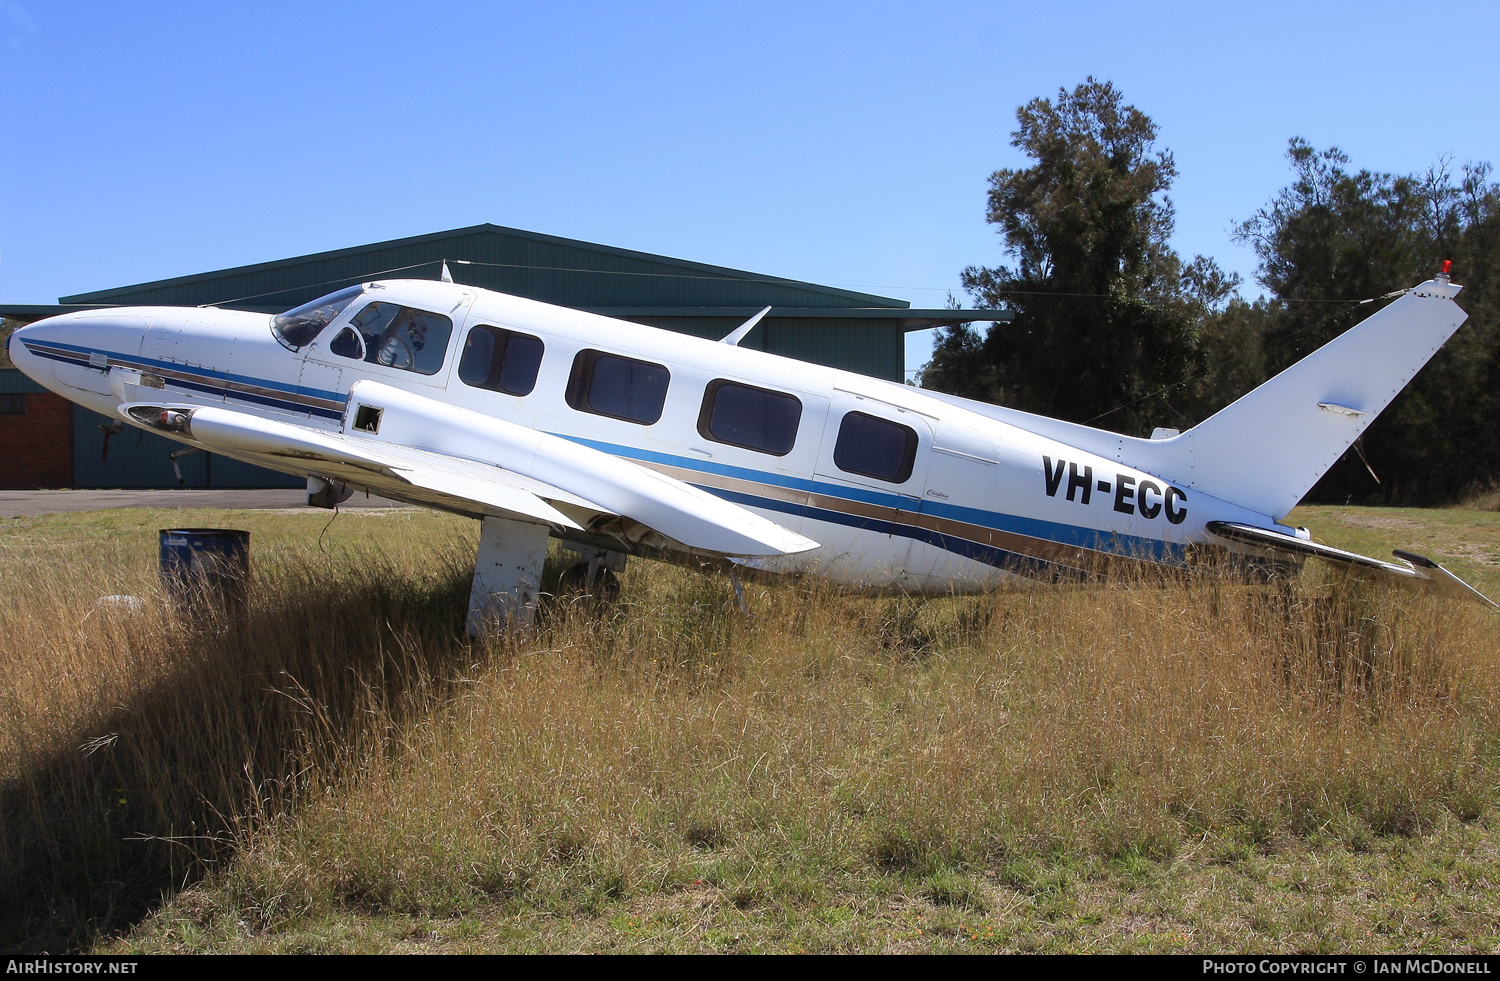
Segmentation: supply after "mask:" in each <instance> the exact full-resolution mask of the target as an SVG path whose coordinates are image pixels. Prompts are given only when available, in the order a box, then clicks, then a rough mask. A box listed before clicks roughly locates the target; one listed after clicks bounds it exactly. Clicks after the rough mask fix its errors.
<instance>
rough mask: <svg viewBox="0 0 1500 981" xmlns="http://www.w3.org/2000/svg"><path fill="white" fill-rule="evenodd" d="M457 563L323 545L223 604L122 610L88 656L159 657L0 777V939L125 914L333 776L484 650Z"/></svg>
mask: <svg viewBox="0 0 1500 981" xmlns="http://www.w3.org/2000/svg"><path fill="white" fill-rule="evenodd" d="M469 575H470V573H469V570H468V569H467V568H460V567H458V559H457V557H456V556H455V557H453V558H450V560H449V563H448V567H447V568H443V569H440V570H438V572H437V574H435V575H425V576H422V575H417V574H414V573H412V572H411V571H410V569H409V568H398V567H397V565H396V563H395V562H393V561H390V560H381V559H376V560H374V561H371V560H370V559H369V558H368V557H362V558H360V559H359V560H358V561H347V560H345V561H340V562H335V561H329V562H327V563H325V565H324V567H321V568H314V567H308V566H301V567H299V566H295V565H293V566H290V567H288V568H284V569H279V570H272V571H271V572H269V573H266V572H261V573H258V575H257V580H256V582H255V585H254V588H253V590H252V596H251V600H250V603H249V605H248V608H247V609H246V610H245V611H244V612H243V613H242V614H241V615H239V616H237V617H231V616H228V615H207V616H202V617H199V618H197V619H195V620H191V621H180V620H176V619H175V618H174V617H173V615H172V614H171V613H170V612H165V611H164V612H162V613H159V614H158V613H155V612H148V613H146V614H143V615H141V616H138V617H136V618H134V619H133V620H131V621H129V622H126V623H122V624H121V625H120V627H121V629H120V630H118V631H116V633H115V635H114V636H115V637H117V638H118V639H119V643H118V645H117V646H116V648H115V649H109V648H108V647H107V646H106V647H105V648H104V649H101V650H100V651H99V654H98V656H99V657H101V658H104V657H116V658H123V659H125V660H127V661H129V660H131V659H134V663H148V664H152V665H160V666H161V669H160V670H153V671H142V672H140V674H141V675H142V676H143V677H144V676H150V677H151V678H152V681H151V683H150V684H149V685H141V686H138V687H136V689H135V691H134V694H133V695H131V696H130V697H128V698H127V699H125V700H124V703H123V704H118V705H112V706H101V707H100V708H98V709H97V710H96V711H94V712H92V713H88V712H83V713H81V715H83V716H84V718H82V719H81V720H80V722H79V724H78V725H77V726H76V727H75V728H73V729H72V730H71V731H72V732H73V734H74V738H71V739H69V740H68V742H69V745H66V746H59V745H58V744H57V741H53V742H52V745H51V746H49V747H48V748H47V749H46V750H44V751H37V752H34V753H31V754H23V758H22V759H21V761H20V763H19V765H18V766H17V767H16V768H15V769H14V770H13V771H12V774H11V776H10V777H9V778H8V779H6V781H5V782H4V784H3V785H0V948H4V949H10V950H27V951H40V950H54V951H55V950H65V949H79V948H85V947H87V946H89V945H90V944H91V943H93V942H95V941H96V940H97V939H99V938H100V937H102V936H106V935H109V934H111V933H116V932H118V931H121V930H124V929H127V928H128V927H130V926H131V925H132V924H133V923H135V922H138V921H139V919H140V918H141V917H143V916H144V915H145V914H147V913H148V912H149V911H150V910H151V909H152V907H153V906H154V905H155V904H157V903H158V902H160V901H161V900H162V899H163V898H165V897H167V896H169V895H170V894H172V893H173V892H175V891H176V890H178V889H180V888H182V887H183V886H184V885H186V884H188V883H190V882H192V881H194V880H195V879H197V878H199V877H201V876H202V875H203V874H205V872H207V871H208V870H210V869H212V868H213V867H214V866H215V865H216V864H218V863H221V862H222V861H223V860H225V859H226V858H228V857H230V856H232V854H233V851H234V849H235V847H236V843H237V842H238V841H240V840H242V839H243V836H244V835H245V833H246V832H248V831H249V830H251V829H252V828H253V827H255V826H256V825H258V824H260V823H262V822H264V821H266V820H268V819H270V818H274V817H276V816H278V815H281V814H286V813H288V812H290V811H291V810H293V809H294V808H295V807H296V806H297V803H298V801H300V800H304V799H306V798H307V797H308V795H310V794H313V793H318V792H320V791H321V789H322V788H323V787H325V786H327V784H328V783H329V782H330V781H338V780H340V779H342V778H343V777H344V776H345V775H346V774H347V773H348V772H349V768H350V766H351V765H353V764H356V763H357V761H358V760H360V759H361V758H364V754H366V753H369V752H372V751H373V752H378V751H380V750H381V749H382V748H383V747H384V746H386V745H388V739H389V737H390V735H391V733H392V731H393V730H394V729H396V728H397V727H399V726H400V725H401V724H402V722H403V720H405V719H409V718H410V717H411V716H412V714H413V713H415V712H420V711H421V710H422V709H423V707H424V706H427V705H430V704H431V702H432V698H433V697H434V696H439V695H441V693H442V690H444V689H446V688H448V687H449V686H451V684H452V682H453V680H454V679H455V678H456V677H457V676H458V675H459V674H460V672H461V671H462V670H463V669H464V668H465V667H466V666H467V664H468V663H469V662H470V661H472V660H475V659H478V658H479V657H481V656H482V655H481V654H479V653H476V651H475V649H474V648H472V647H471V646H470V644H469V643H468V641H467V640H466V639H465V638H464V637H463V622H464V611H465V605H466V602H467V594H468V586H469Z"/></svg>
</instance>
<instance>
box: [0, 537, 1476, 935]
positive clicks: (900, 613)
mask: <svg viewBox="0 0 1500 981" xmlns="http://www.w3.org/2000/svg"><path fill="white" fill-rule="evenodd" d="M1290 522H1291V523H1305V524H1308V525H1310V526H1311V527H1312V528H1313V530H1314V534H1315V536H1316V537H1318V538H1319V539H1320V540H1322V541H1327V542H1329V543H1330V544H1334V545H1337V546H1340V547H1344V548H1350V549H1354V550H1358V551H1364V552H1366V553H1367V554H1376V555H1384V554H1387V553H1388V552H1389V549H1390V548H1391V547H1409V548H1413V549H1414V550H1416V551H1418V552H1424V553H1426V554H1430V555H1432V556H1433V557H1434V558H1437V559H1438V560H1439V561H1443V562H1444V563H1445V564H1447V565H1449V567H1450V568H1452V569H1453V570H1454V571H1455V572H1457V573H1458V574H1460V575H1463V576H1465V577H1466V578H1468V579H1469V581H1471V582H1473V583H1474V584H1475V585H1476V586H1479V587H1480V588H1483V589H1487V590H1488V591H1489V592H1491V593H1492V594H1494V593H1496V592H1500V589H1497V587H1500V575H1497V572H1500V566H1497V563H1500V515H1497V514H1496V513H1494V512H1490V511H1484V510H1477V509H1469V510H1461V509H1455V510H1448V511H1417V510H1378V511H1377V510H1373V509H1361V508H1308V509H1299V511H1298V512H1295V513H1294V514H1293V516H1292V517H1291V519H1290ZM327 523H328V516H327V515H322V514H307V513H298V512H285V513H276V512H228V513H226V512H204V513H201V514H196V513H190V512H149V511H117V512H103V513H95V514H73V515H57V516H51V517H46V518H32V519H18V520H8V521H3V522H0V574H3V575H4V579H3V582H4V583H5V587H4V590H3V592H0V628H3V629H0V692H3V693H4V694H3V697H4V698H5V699H6V703H7V704H6V708H7V710H8V711H7V713H6V715H5V716H4V721H0V776H3V779H4V781H5V783H4V787H3V791H0V889H3V890H4V892H3V893H0V943H4V944H6V945H16V946H19V947H22V948H25V949H38V948H41V947H47V948H50V949H62V948H69V947H71V948H84V949H94V950H104V951H116V952H166V951H190V950H214V951H236V952H250V951H360V952H365V951H467V950H476V951H478V950H493V951H574V950H577V951H684V952H686V951H731V950H735V951H739V950H754V951H802V950H806V951H881V950H890V951H993V950H1034V951H1096V950H1097V951H1141V952H1169V951H1210V950H1212V951H1230V950H1273V951H1299V950H1302V951H1329V950H1362V951H1413V950H1421V951H1468V950H1476V951H1485V952H1490V951H1493V950H1495V948H1496V946H1497V944H1496V937H1497V914H1496V913H1495V912H1494V911H1495V910H1497V909H1500V902H1497V900H1500V864H1497V862H1496V861H1495V859H1496V855H1497V850H1500V837H1497V836H1496V833H1495V831H1494V830H1492V828H1493V824H1494V822H1495V820H1496V819H1497V818H1500V812H1497V811H1496V810H1495V809H1494V807H1495V802H1496V801H1497V799H1500V798H1497V790H1500V671H1497V668H1500V644H1497V641H1496V637H1497V633H1500V631H1497V630H1496V626H1497V624H1500V620H1497V619H1496V618H1495V617H1494V616H1493V615H1491V614H1489V613H1487V612H1485V611H1483V610H1481V609H1480V608H1479V607H1477V606H1474V605H1468V606H1460V605H1455V604H1452V603H1447V602H1442V601H1432V600H1428V599H1424V598H1421V597H1413V596H1411V595H1409V594H1406V593H1401V592H1389V591H1385V590H1379V589H1370V588H1361V587H1350V586H1347V585H1343V586H1338V587H1328V586H1325V585H1323V584H1321V580H1320V579H1319V577H1318V575H1316V574H1315V575H1312V576H1309V577H1308V578H1307V580H1306V581H1305V582H1303V583H1301V584H1299V585H1297V586H1295V587H1293V588H1291V589H1283V590H1278V589H1275V588H1269V589H1268V588H1262V587H1246V586H1235V585H1228V584H1218V583H1215V582H1212V581H1197V580H1190V581H1168V582H1140V583H1125V584H1121V585H1117V586H1110V587H1089V588H1056V589H1053V588H1047V589H1016V590H1002V591H998V592H996V593H994V594H992V595H988V596H984V597H975V598H959V599H937V600H917V599H898V598H861V597H853V596H848V595H846V594H842V593H840V592H838V591H837V590H832V589H829V588H827V587H826V586H823V585H820V584H817V583H800V584H799V583H790V582H789V583H782V584H772V585H751V586H749V587H748V589H747V591H748V593H749V597H750V602H751V605H752V607H753V608H754V609H755V610H756V611H757V613H759V614H760V615H762V616H763V617H764V618H765V619H759V620H751V619H746V618H744V617H742V616H740V615H739V614H738V613H737V612H736V611H735V606H734V603H733V599H732V596H733V594H732V591H731V589H730V587H729V584H728V583H727V582H725V581H723V580H722V579H719V578H717V577H712V576H705V575H699V574H696V573H691V572H688V571H685V570H679V569H670V568H664V567H661V566H654V565H650V564H646V563H638V562H633V563H632V564H631V566H630V568H629V569H627V571H626V574H625V576H624V577H623V582H622V587H623V588H622V599H621V602H620V603H619V605H618V606H616V607H615V608H614V609H613V610H611V611H605V612H603V613H601V612H600V611H598V610H597V609H595V608H592V607H590V606H589V605H588V604H585V603H571V602H567V601H562V600H559V601H558V602H556V603H554V604H553V605H552V606H551V607H550V608H549V610H548V611H547V614H546V615H545V616H544V618H543V620H542V623H541V626H540V628H539V630H538V631H537V633H536V634H535V635H533V636H532V637H529V638H526V639H524V640H516V641H509V642H499V643H489V644H484V645H471V644H470V643H469V642H468V641H467V640H465V639H464V638H463V637H462V620H463V600H464V597H465V595H466V591H467V581H466V576H467V566H468V563H469V562H470V561H471V555H472V548H473V543H474V539H475V537H476V535H475V529H474V527H473V526H472V524H471V523H468V522H463V521H460V520H458V519H453V518H449V517H445V516H441V515H436V514H432V513H429V512H423V511H392V512H383V513H381V512H377V513H368V512H351V513H345V514H343V515H341V516H340V517H339V518H338V519H337V520H336V521H335V522H334V523H333V524H332V525H331V526H327ZM169 524H170V525H187V526H191V525H202V524H207V525H217V526H224V527H240V528H245V529H247V530H249V531H250V532H251V533H252V549H253V552H254V556H255V565H256V582H255V588H254V590H253V591H252V599H251V608H250V610H249V611H248V613H247V614H246V616H245V617H244V618H242V619H240V620H236V621H228V620H226V621H209V622H207V623H202V624H198V625H195V626H194V627H193V628H192V629H191V630H184V629H182V627H181V625H180V624H179V623H178V622H177V621H175V620H174V619H173V618H172V617H170V616H169V615H168V611H167V608H165V607H158V606H153V607H152V608H151V609H150V610H148V612H147V614H145V615H143V616H142V617H140V618H134V619H132V618H122V617H121V616H119V615H116V614H110V613H107V612H100V611H98V610H95V609H93V606H92V603H93V599H94V598H95V597H97V596H98V595H100V594H103V593H117V592H131V593H135V594H138V595H144V596H147V597H148V599H151V601H152V602H153V603H155V602H156V598H155V597H156V594H155V593H154V592H153V591H154V589H155V585H154V564H155V558H156V552H155V529H157V528H159V527H166V526H167V525H169ZM325 526H326V532H325ZM320 535H321V543H320V541H319V538H320ZM556 558H557V561H554V562H553V563H552V573H553V574H555V573H556V572H557V571H558V569H559V568H560V565H561V562H560V560H561V556H558V557H556ZM100 737H108V740H109V741H107V742H105V741H104V740H101V738H100ZM117 801H123V802H124V803H117ZM189 830H191V831H192V832H193V833H192V834H189V833H187V832H188V831H189ZM194 834H196V835H197V836H198V837H194ZM201 841H206V842H208V843H207V844H202V843H199V844H194V842H201Z"/></svg>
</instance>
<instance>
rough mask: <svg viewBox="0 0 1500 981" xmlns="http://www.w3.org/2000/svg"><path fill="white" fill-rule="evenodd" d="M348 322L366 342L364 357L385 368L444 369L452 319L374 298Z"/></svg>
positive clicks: (424, 372) (429, 372)
mask: <svg viewBox="0 0 1500 981" xmlns="http://www.w3.org/2000/svg"><path fill="white" fill-rule="evenodd" d="M349 326H351V327H353V328H354V329H355V330H357V331H359V333H360V337H361V338H363V339H364V343H365V360H366V361H368V362H369V363H371V364H383V365H385V366H386V367H387V368H400V369H402V370H403V371H414V372H416V373H417V374H419V375H435V374H437V373H438V372H439V371H441V370H442V369H443V358H444V356H445V355H446V354H447V352H448V338H449V337H451V336H452V335H453V321H451V320H449V319H448V318H447V317H445V316H443V315H442V314H440V313H428V312H427V311H425V310H415V309H412V308H411V307H403V306H398V305H397V304H394V303H382V302H375V303H371V304H370V305H369V306H367V307H365V308H364V309H363V310H361V311H360V312H359V313H357V314H355V316H354V319H353V320H351V321H349Z"/></svg>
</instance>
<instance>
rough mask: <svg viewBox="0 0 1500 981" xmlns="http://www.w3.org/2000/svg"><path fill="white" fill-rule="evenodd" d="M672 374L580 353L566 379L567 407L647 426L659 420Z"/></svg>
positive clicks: (600, 354) (600, 353) (639, 363)
mask: <svg viewBox="0 0 1500 981" xmlns="http://www.w3.org/2000/svg"><path fill="white" fill-rule="evenodd" d="M671 379H672V375H671V373H670V372H668V371H667V369H666V368H665V367H663V366H662V365H659V364H653V363H652V362H650V361H637V360H635V359H634V358H622V357H620V356H619V355H617V354H605V353H604V352H603V351H579V352H578V356H577V357H576V358H574V359H573V373H572V375H571V376H569V378H568V393H567V396H568V404H569V405H571V406H572V407H573V408H575V409H577V410H578V411H580V412H592V413H595V414H596V415H601V416H610V417H612V418H615V419H624V420H625V421H626V422H637V423H640V424H641V425H643V426H649V425H651V424H653V423H655V422H656V420H658V419H660V418H661V410H662V406H663V405H665V404H666V401H667V383H668V382H670V381H671Z"/></svg>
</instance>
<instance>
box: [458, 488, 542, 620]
mask: <svg viewBox="0 0 1500 981" xmlns="http://www.w3.org/2000/svg"><path fill="white" fill-rule="evenodd" d="M547 532H548V529H547V526H546V525H538V524H532V523H531V522H529V521H511V520H510V519H508V518H491V517H486V518H485V519H484V522H483V524H482V526H481V527H480V531H479V555H478V556H477V557H476V559H475V562H474V585H473V588H472V589H470V591H469V636H470V637H483V636H485V635H486V634H489V633H492V632H497V631H498V632H501V633H504V632H506V631H510V632H512V633H524V632H525V631H527V630H530V629H531V625H532V621H533V620H534V619H535V617H536V606H537V600H538V597H539V596H540V595H541V582H542V563H543V562H544V561H545V560H546V558H547Z"/></svg>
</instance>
